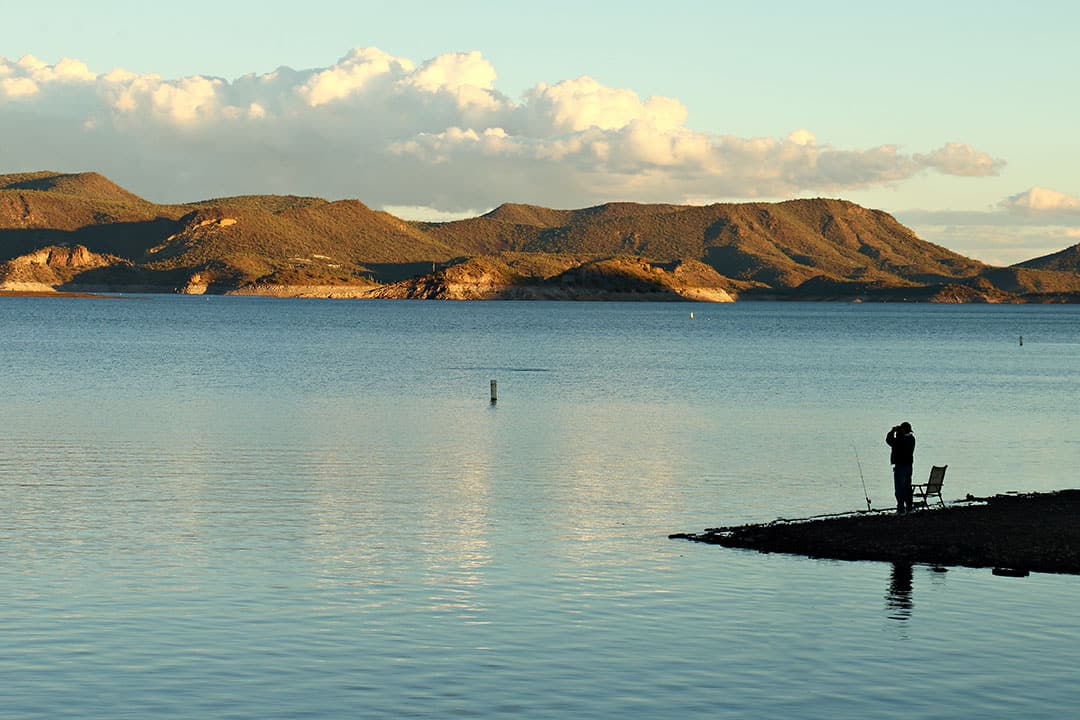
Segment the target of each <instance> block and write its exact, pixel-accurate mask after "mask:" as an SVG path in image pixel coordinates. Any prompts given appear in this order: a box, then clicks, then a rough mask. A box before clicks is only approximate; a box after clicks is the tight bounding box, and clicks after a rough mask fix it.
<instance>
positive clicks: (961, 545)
mask: <svg viewBox="0 0 1080 720" xmlns="http://www.w3.org/2000/svg"><path fill="white" fill-rule="evenodd" d="M670 537H672V538H682V539H686V540H695V541H698V542H705V543H713V544H717V545H723V546H725V547H733V548H749V549H753V550H759V551H761V552H779V553H790V554H795V555H805V556H808V557H814V558H831V559H836V560H885V561H891V562H908V563H927V564H931V565H961V566H965V567H992V568H995V572H997V573H999V574H1014V573H1015V574H1024V573H1026V572H1027V571H1032V572H1047V573H1071V574H1080V490H1061V491H1058V492H1055V493H1039V494H1029V495H995V496H993V497H989V498H972V497H970V496H969V498H968V500H966V501H962V502H959V503H955V504H951V505H950V506H948V507H945V508H931V509H928V510H927V509H924V510H918V511H916V512H915V513H913V514H910V515H895V514H891V513H884V512H871V513H856V514H853V515H843V516H835V517H822V518H810V519H807V520H793V521H788V520H777V521H774V522H771V523H766V524H758V525H741V526H736V527H725V528H712V529H708V530H705V531H704V532H701V533H676V534H674V535H671V536H670Z"/></svg>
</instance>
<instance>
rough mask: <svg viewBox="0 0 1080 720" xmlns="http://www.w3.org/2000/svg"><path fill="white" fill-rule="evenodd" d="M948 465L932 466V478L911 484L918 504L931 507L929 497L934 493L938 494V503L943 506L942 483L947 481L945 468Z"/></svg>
mask: <svg viewBox="0 0 1080 720" xmlns="http://www.w3.org/2000/svg"><path fill="white" fill-rule="evenodd" d="M947 467H949V466H948V465H942V466H941V467H938V466H937V465H935V466H934V467H932V468H930V478H929V479H928V480H927V481H926V482H924V483H922V484H920V485H912V486H911V494H912V495H913V496H914V498H915V504H916V505H922V506H923V507H930V505H929V498H930V497H931V496H932V495H937V499H938V503H940V504H941V505H942V506H944V505H945V501H944V500H942V499H941V484H942V483H944V482H945V469H946V468H947Z"/></svg>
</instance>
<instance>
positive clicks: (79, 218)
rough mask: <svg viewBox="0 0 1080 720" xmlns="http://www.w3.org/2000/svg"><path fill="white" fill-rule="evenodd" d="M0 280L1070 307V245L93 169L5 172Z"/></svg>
mask: <svg viewBox="0 0 1080 720" xmlns="http://www.w3.org/2000/svg"><path fill="white" fill-rule="evenodd" d="M0 289H3V290H8V291H43V290H44V291H112V292H184V293H207V292H209V293H237V294H264V295H280V296H319V297H324V296H334V297H373V298H442V299H492V298H509V299H527V298H556V299H561V298H567V299H616V300H624V299H690V300H712V301H728V300H733V299H776V298H785V299H819V300H820V299H845V300H863V299H873V300H922V301H934V302H1066V301H1068V302H1071V301H1076V300H1077V299H1078V298H1080V246H1073V247H1071V248H1067V249H1064V250H1062V251H1061V252H1059V253H1055V254H1053V255H1048V256H1046V257H1042V258H1036V259H1032V260H1029V261H1026V262H1023V263H1019V264H1017V265H1013V266H1011V267H994V266H990V265H986V264H984V263H981V262H979V261H977V260H973V259H971V258H968V257H965V256H963V255H960V254H958V253H955V252H952V251H950V250H948V249H946V248H944V247H941V246H938V245H935V244H933V243H929V242H926V241H925V240H922V239H920V238H919V237H917V236H916V235H915V233H914V232H912V231H911V230H910V229H908V228H906V227H904V226H903V225H901V224H900V223H899V222H897V221H896V219H895V218H893V217H892V216H891V215H889V214H887V213H885V212H882V211H880V210H871V209H868V208H865V207H861V206H859V205H856V204H854V203H851V202H847V201H844V200H836V199H824V198H816V199H800V200H789V201H786V202H780V203H758V202H755V203H720V204H713V205H705V206H691V205H665V204H637V203H608V204H604V205H598V206H595V207H589V208H584V209H579V210H555V209H551V208H544V207H538V206H533V205H521V204H504V205H501V206H499V207H498V208H496V209H494V210H492V211H491V212H489V213H487V214H484V215H481V216H479V217H474V218H469V219H466V220H459V221H455V222H443V223H431V222H415V221H406V220H402V219H400V218H397V217H394V216H393V215H390V214H388V213H385V212H381V211H377V210H372V209H371V208H369V207H367V206H366V205H364V204H363V203H362V202H360V201H358V200H340V201H328V200H324V199H321V198H314V197H301V196H291V195H289V196H279V195H251V196H239V197H228V198H216V199H212V200H203V201H199V202H192V203H187V204H179V205H162V204H156V203H152V202H149V201H147V200H145V199H143V198H141V197H139V196H137V195H135V194H133V193H131V192H129V191H128V190H126V189H124V188H122V187H120V186H119V185H117V184H115V183H113V182H112V181H110V180H109V179H108V178H105V177H103V176H102V175H99V174H97V173H93V172H90V173H77V174H66V173H56V172H33V173H21V174H9V175H0Z"/></svg>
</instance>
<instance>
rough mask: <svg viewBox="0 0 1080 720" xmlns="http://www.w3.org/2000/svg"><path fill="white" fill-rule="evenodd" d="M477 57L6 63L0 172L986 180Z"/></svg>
mask: <svg viewBox="0 0 1080 720" xmlns="http://www.w3.org/2000/svg"><path fill="white" fill-rule="evenodd" d="M496 77H497V75H496V71H495V68H494V67H492V65H491V64H490V63H489V62H488V61H487V60H486V59H485V58H484V57H483V56H482V55H481V54H480V53H479V52H475V51H474V52H462V53H447V54H444V55H440V56H438V57H435V58H431V59H428V60H426V61H423V62H420V63H416V62H413V61H412V60H410V59H408V58H402V57H395V56H393V55H391V54H389V53H387V52H385V51H383V50H380V49H378V48H357V49H355V50H352V51H351V52H349V53H348V54H346V55H345V56H344V57H342V58H341V59H340V60H339V61H338V62H336V63H334V64H333V65H330V66H329V67H325V68H315V69H310V70H294V69H291V68H287V67H282V68H278V69H277V70H274V71H272V72H269V73H264V74H254V73H253V74H249V75H245V76H243V77H240V78H236V79H234V80H226V79H223V78H216V77H203V76H194V77H186V78H179V79H168V78H163V77H161V76H159V75H155V74H136V73H131V72H128V71H125V70H122V69H116V70H112V71H110V72H106V73H101V74H98V73H95V72H93V71H91V70H90V69H89V68H87V66H86V65H85V64H83V63H81V62H79V61H77V60H73V59H69V58H65V59H62V60H60V61H58V62H56V63H55V64H51V65H50V64H48V63H46V62H44V61H41V60H39V59H37V58H34V57H30V56H27V57H24V58H21V59H19V60H15V61H11V60H7V59H4V58H0V168H2V169H3V170H7V171H14V170H24V169H43V168H50V169H60V170H78V169H93V170H98V171H101V172H103V173H105V174H107V175H109V176H111V177H113V178H114V179H115V180H117V181H118V182H120V183H121V184H124V185H127V186H128V187H130V188H131V189H132V190H134V191H135V192H139V193H140V194H143V195H146V196H148V197H149V198H150V199H153V200H158V201H177V200H193V199H198V198H204V197H210V196H216V195H231V194H238V193H258V192H280V193H284V192H291V193H304V194H317V195H323V196H327V197H359V198H361V199H362V200H364V201H365V202H368V203H369V204H373V205H376V206H383V205H385V206H402V207H427V208H431V209H433V210H437V211H441V212H451V213H453V212H459V211H462V210H466V209H472V208H486V207H492V206H494V205H496V204H498V203H499V202H503V201H510V200H512V201H524V202H534V203H542V204H547V205H554V206H560V207H575V206H582V205H586V204H591V203H595V202H602V201H605V200H615V199H620V200H638V201H667V202H680V201H685V200H686V199H689V198H701V197H727V198H737V197H742V198H755V197H783V196H790V195H794V194H797V193H805V192H814V191H817V192H842V191H844V190H850V189H855V188H863V187H867V186H872V185H878V184H882V183H895V182H899V181H903V180H905V179H907V178H910V177H912V176H913V175H915V174H917V173H920V172H923V171H927V170H930V171H936V172H941V173H946V174H951V175H962V176H973V177H975V176H982V175H990V174H995V173H996V172H998V170H999V169H1000V168H1001V166H1002V164H1003V163H1002V161H1000V160H996V159H994V158H992V157H990V156H989V155H987V154H986V153H984V152H981V151H978V150H976V149H975V148H972V147H970V146H968V145H964V144H961V143H948V144H946V145H944V146H943V147H942V148H940V149H937V150H933V151H931V152H929V153H926V154H919V153H915V154H908V153H906V152H904V151H902V150H901V149H900V148H899V147H897V146H896V145H893V144H888V143H883V144H880V145H877V146H873V147H868V148H843V147H837V146H835V145H832V144H829V143H827V142H823V141H821V140H819V139H818V138H817V137H816V136H815V135H814V134H813V133H812V132H810V131H809V130H807V129H803V128H799V129H796V130H793V131H792V132H791V133H790V134H789V135H787V136H786V137H738V136H733V135H724V134H718V133H706V132H700V131H696V130H691V129H690V128H688V127H687V126H686V121H687V118H688V110H687V108H686V106H685V105H683V104H682V103H681V102H679V101H678V100H676V99H674V98H669V97H660V96H656V97H646V98H642V97H640V96H639V95H638V94H637V93H636V92H634V91H633V90H631V89H627V88H613V87H609V86H606V85H604V84H602V83H600V82H598V81H597V80H595V79H593V78H590V77H587V76H583V77H578V78H574V79H569V80H562V81H560V82H556V83H553V84H545V83H541V84H538V85H536V86H535V87H533V88H531V89H528V90H527V91H526V92H525V93H524V94H523V95H522V96H521V98H520V100H513V99H511V98H509V97H507V96H505V95H503V94H502V93H500V92H499V91H498V90H497V89H496V88H495V81H496Z"/></svg>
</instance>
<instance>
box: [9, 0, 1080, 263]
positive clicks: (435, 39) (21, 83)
mask: <svg viewBox="0 0 1080 720" xmlns="http://www.w3.org/2000/svg"><path fill="white" fill-rule="evenodd" d="M0 15H2V24H0V173H11V172H25V171H31V170H55V171H61V172H79V171H89V170H93V171H97V172H100V173H102V174H104V175H106V176H108V177H109V178H111V179H112V180H114V181H115V182H117V183H119V184H120V185H122V186H124V187H125V188H127V189H129V190H131V191H132V192H134V193H136V194H138V195H141V196H143V197H145V198H147V199H149V200H153V201H155V202H188V201H194V200H201V199H206V198H212V197H223V196H230V195H240V194H254V193H278V194H297V195H315V196H319V197H326V198H329V199H340V198H357V199H359V200H361V201H363V202H364V203H366V204H367V205H369V206H371V207H374V208H378V209H385V210H387V211H389V212H393V213H394V214H396V215H398V216H400V217H404V218H408V219H452V218H457V217H464V216H471V215H476V214H479V213H482V212H486V211H488V210H490V209H492V208H494V207H496V206H497V205H499V204H500V203H503V202H520V203H532V204H537V205H545V206H549V207H558V208H579V207H587V206H591V205H596V204H599V203H602V202H608V201H635V202H665V203H693V204H704V203H711V202H738V201H757V200H767V201H774V200H785V199H790V198H799V197H838V198H843V199H846V200H851V201H852V202H856V203H859V204H861V205H865V206H868V207H873V208H877V209H881V210H885V211H886V212H889V213H892V214H893V215H895V216H896V217H897V219H899V220H900V221H901V222H903V223H904V224H906V225H908V226H909V227H911V228H912V229H913V230H914V231H915V232H916V233H917V234H918V235H919V236H920V237H922V238H923V239H925V240H929V241H931V242H935V243H938V244H940V245H943V246H945V247H947V248H949V249H951V250H954V251H956V252H960V253H963V254H965V255H968V256H969V257H974V258H977V259H979V260H983V261H985V262H989V263H993V264H1011V263H1014V262H1020V261H1022V260H1027V259H1030V258H1034V257H1038V256H1042V255H1046V254H1049V253H1052V252H1056V251H1058V250H1061V249H1064V248H1066V247H1069V246H1071V245H1074V244H1077V243H1080V138H1078V137H1077V131H1078V130H1080V123H1078V119H1080V93H1077V92H1076V86H1077V75H1078V72H1080V30H1078V28H1080V3H1073V2H1062V1H1049V0H1047V1H1043V2H1040V1H1039V0H1032V1H1031V2H1027V3H1016V2H998V1H996V0H982V1H981V2H968V1H966V0H953V1H948V0H936V1H935V2H923V1H922V0H910V1H909V2H906V3H888V4H886V3H867V2H853V1H838V0H818V1H816V2H813V3H806V2H780V1H778V0H758V1H757V2H754V3H748V2H725V1H723V0H709V1H704V0H667V1H666V2H662V3H660V2H649V3H645V2H635V1H634V0H621V1H620V2H614V1H611V0H592V1H591V2H589V1H585V0H577V1H576V2H568V1H566V0H545V1H544V2H529V3H519V2H514V0H502V1H501V2H482V1H480V0H457V2H452V3H451V2H446V1H445V0H440V1H438V2H433V1H430V0H411V1H410V2H404V1H402V0H396V1H394V2H383V1H382V0H372V1H366V0H349V1H345V2H339V1H336V0H307V1H306V2H304V3H289V4H284V3H277V2H273V1H268V0H260V1H259V2H250V1H248V0H236V1H233V2H230V1H229V0H216V2H208V1H207V0H187V2H176V3H146V2H142V1H141V0H140V1H138V2H136V1H131V0H95V2H92V3H88V2H85V1H84V0H78V1H73V0H51V2H49V3H47V4H41V3H25V2H23V3H14V2H6V1H5V2H4V7H3V8H2V13H0Z"/></svg>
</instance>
